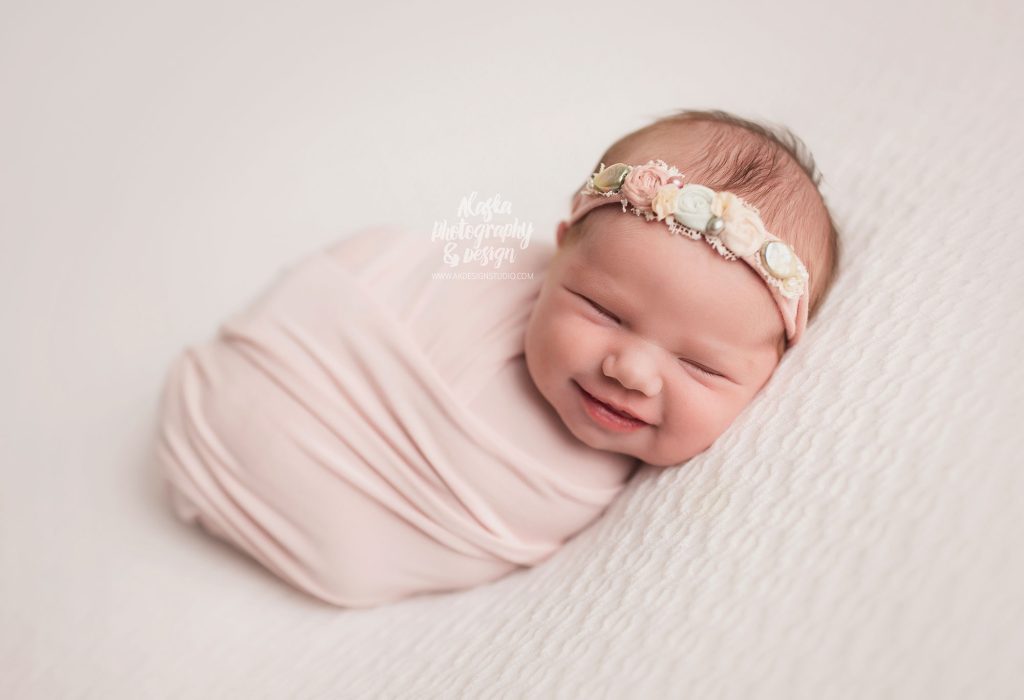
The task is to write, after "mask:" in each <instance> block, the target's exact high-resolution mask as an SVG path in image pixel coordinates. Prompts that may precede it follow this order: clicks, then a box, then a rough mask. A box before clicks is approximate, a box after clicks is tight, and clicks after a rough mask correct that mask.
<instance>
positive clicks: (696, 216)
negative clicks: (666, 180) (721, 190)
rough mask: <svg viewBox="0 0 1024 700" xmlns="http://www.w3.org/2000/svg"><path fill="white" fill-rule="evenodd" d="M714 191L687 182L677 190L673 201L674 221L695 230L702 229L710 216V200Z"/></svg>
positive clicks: (712, 198) (713, 195)
mask: <svg viewBox="0 0 1024 700" xmlns="http://www.w3.org/2000/svg"><path fill="white" fill-rule="evenodd" d="M714 198H715V191H714V190H713V189H711V188H710V187H705V186H704V185H694V184H689V185H687V186H686V187H684V188H683V189H681V190H679V194H678V195H677V196H676V202H675V212H674V214H675V217H676V221H678V222H679V223H681V224H682V225H683V226H689V227H690V228H692V229H696V230H697V231H703V230H704V228H705V227H706V226H707V225H708V220H709V219H710V218H711V202H712V200H714Z"/></svg>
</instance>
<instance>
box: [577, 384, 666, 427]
mask: <svg viewBox="0 0 1024 700" xmlns="http://www.w3.org/2000/svg"><path fill="white" fill-rule="evenodd" d="M573 384H575V385H576V388H577V389H579V390H580V391H581V392H582V393H583V394H584V395H586V396H588V397H589V398H590V399H591V400H593V401H595V402H597V403H598V404H600V405H601V406H603V407H604V408H605V409H607V410H608V411H609V412H610V413H612V414H613V415H615V416H618V417H620V418H621V419H622V420H623V421H626V422H627V423H633V424H636V425H651V423H648V422H647V421H645V420H644V419H643V418H640V417H639V416H636V415H634V414H632V413H630V412H629V411H626V410H625V409H621V408H618V407H616V406H613V405H612V404H610V403H608V402H607V401H604V400H603V399H600V398H598V397H596V396H594V395H593V394H591V393H590V392H589V391H587V390H586V389H584V388H583V386H582V385H581V384H580V383H579V382H577V381H576V380H575V379H574V380H573Z"/></svg>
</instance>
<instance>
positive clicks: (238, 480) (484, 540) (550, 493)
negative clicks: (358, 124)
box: [159, 229, 637, 607]
mask: <svg viewBox="0 0 1024 700" xmlns="http://www.w3.org/2000/svg"><path fill="white" fill-rule="evenodd" d="M553 254H554V251H553V248H552V247H551V246H545V245H543V244H541V243H539V242H536V241H535V242H534V243H533V244H532V245H531V246H530V247H528V248H526V249H524V250H517V260H516V261H515V262H514V263H512V264H510V265H506V266H504V268H503V271H506V272H511V273H525V274H521V275H519V277H520V278H519V279H514V278H505V279H443V278H439V277H435V276H434V275H433V274H432V273H434V272H445V271H451V268H448V267H447V266H446V265H445V264H444V263H443V260H442V255H441V248H440V247H439V245H438V244H432V243H431V242H430V240H429V237H427V236H425V235H420V234H408V233H403V232H400V231H395V230H389V229H368V230H365V231H362V232H360V233H359V234H357V235H355V236H353V237H351V238H349V239H345V240H343V241H341V242H339V243H337V244H335V245H333V246H331V247H330V248H328V249H326V250H322V251H318V252H316V253H314V254H312V255H310V256H308V257H306V258H305V259H303V260H300V261H299V262H298V263H296V264H294V265H291V266H289V267H288V268H287V269H286V270H285V271H284V272H283V273H282V274H281V275H280V276H279V277H278V279H277V280H275V281H274V283H273V284H272V285H270V286H269V287H268V289H266V290H265V291H264V292H263V294H261V295H260V297H259V298H257V299H256V300H255V301H254V302H253V303H251V304H250V305H249V306H248V307H247V308H246V309H245V310H243V311H242V312H240V313H238V314H236V315H234V316H233V317H231V318H229V319H228V320H227V321H226V322H225V323H224V324H223V325H222V326H221V327H220V329H219V332H218V334H217V336H216V337H215V338H214V339H212V340H210V341H208V342H205V343H201V344H197V345H193V346H190V347H189V348H187V349H186V350H185V352H184V353H182V355H181V356H179V357H178V358H177V360H176V361H175V363H174V365H173V366H172V368H171V371H170V374H169V376H168V379H167V383H166V386H165V387H164V394H163V404H162V408H163V416H162V424H161V434H160V442H159V455H160V460H161V465H162V468H163V469H164V471H165V474H166V476H167V479H168V481H169V483H170V484H171V490H172V495H173V501H174V504H175V509H176V511H177V513H178V514H179V515H180V516H181V517H182V518H184V519H186V520H190V521H191V520H196V521H198V522H199V523H200V524H201V525H202V526H204V527H205V528H206V529H208V530H209V531H211V532H212V533H214V534H216V535H217V536H219V537H222V538H224V539H226V540H228V541H229V542H231V543H233V544H234V545H236V546H237V547H239V548H240V549H242V550H243V551H245V552H247V553H248V554H250V555H251V556H253V557H254V558H255V559H257V560H258V561H260V562H261V563H262V564H264V565H265V566H266V567H267V568H269V569H270V570H272V571H274V572H275V573H276V574H278V575H279V576H281V577H282V578H284V579H285V580H287V581H288V582H290V583H291V584H293V585H295V586H296V587H298V588H300V589H302V590H304V591H306V592H308V593H310V594H312V595H314V596H317V597H318V598H321V599H323V600H326V601H329V602H332V603H335V604H338V605H344V606H353V607H355V606H369V605H375V604H379V603H382V602H387V601H391V600H397V599H400V598H403V597H406V596H409V595H413V594H416V593H422V592H429V591H443V590H454V589H461V588H466V587H469V586H472V585H476V584H479V583H483V582H486V581H491V580H494V579H496V578H499V577H501V576H503V575H505V574H507V573H509V572H510V571H512V570H514V569H515V568H517V567H520V566H532V565H534V564H537V563H539V562H540V561H543V560H544V559H546V558H547V557H548V556H550V555H551V554H552V553H553V552H555V551H556V550H557V549H558V548H559V547H560V546H561V545H562V544H564V542H565V541H566V540H568V539H569V538H571V537H572V536H573V535H574V534H576V533H577V532H579V531H580V530H581V529H583V528H584V527H585V526H586V525H588V524H589V523H590V522H592V521H593V520H594V519H595V518H596V517H598V516H599V515H600V514H601V512H602V511H603V510H604V509H605V508H606V507H607V505H608V504H609V503H610V502H611V501H612V500H613V499H614V497H615V496H616V495H617V494H618V493H619V491H620V490H621V489H622V487H623V486H624V484H625V483H626V481H628V479H629V477H630V476H631V474H632V473H633V470H634V468H635V467H636V466H637V461H636V460H635V459H633V458H630V457H628V456H625V455H622V454H613V453H609V452H603V451H599V450H595V449H592V448H590V447H587V446H586V445H584V444H582V443H581V442H579V441H578V440H576V439H574V438H573V436H572V435H571V434H570V433H569V431H568V430H567V429H566V427H565V426H564V425H563V424H562V422H561V421H560V419H559V418H558V416H557V415H556V414H555V412H554V410H553V409H552V408H551V406H550V404H548V403H547V402H546V401H545V400H544V398H543V397H542V396H541V395H540V394H539V393H538V392H537V389H536V387H535V386H534V385H533V383H532V382H531V380H530V377H529V374H528V372H527V369H526V364H525V361H524V358H523V334H524V330H525V327H526V324H527V321H528V319H529V316H530V312H531V309H532V306H533V303H534V301H535V299H536V297H537V294H538V293H539V289H540V287H541V284H542V282H543V277H544V271H545V270H546V268H547V266H548V263H549V261H550V259H551V256H552V255H553ZM460 269H461V268H460ZM531 275H532V278H531V277H530V276H531Z"/></svg>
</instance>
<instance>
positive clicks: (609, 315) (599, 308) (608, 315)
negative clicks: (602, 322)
mask: <svg viewBox="0 0 1024 700" xmlns="http://www.w3.org/2000/svg"><path fill="white" fill-rule="evenodd" d="M573 294H576V296H578V297H579V298H580V299H582V300H583V301H585V302H587V303H588V304H590V306H591V307H592V308H593V309H594V311H596V312H597V313H599V314H601V315H602V316H604V317H605V318H607V319H608V320H610V321H615V322H616V323H618V322H619V319H618V317H617V316H616V315H615V314H613V313H612V312H610V311H608V309H606V308H604V307H603V306H601V305H600V304H595V303H594V302H593V301H591V300H590V299H588V298H586V297H585V296H583V295H582V294H577V293H576V292H573Z"/></svg>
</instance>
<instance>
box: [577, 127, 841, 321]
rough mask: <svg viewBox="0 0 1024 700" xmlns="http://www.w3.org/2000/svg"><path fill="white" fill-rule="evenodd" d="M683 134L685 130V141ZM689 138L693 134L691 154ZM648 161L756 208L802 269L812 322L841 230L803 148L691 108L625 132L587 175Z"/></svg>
mask: <svg viewBox="0 0 1024 700" xmlns="http://www.w3.org/2000/svg"><path fill="white" fill-rule="evenodd" d="M680 130H686V134H685V136H683V133H682V132H681V131H680ZM697 132H702V133H697ZM691 136H696V137H697V142H698V143H699V146H698V147H697V148H696V149H694V147H693V146H694V144H693V143H692V139H691V138H690V137H691ZM673 137H675V139H673ZM681 137H682V138H681ZM688 140H689V141H690V143H687V141H688ZM651 158H660V159H662V160H664V161H666V162H667V163H669V165H674V166H675V167H677V168H679V169H680V170H682V171H683V173H684V174H685V175H686V182H695V183H698V184H701V185H705V186H707V187H710V188H711V189H714V190H726V191H729V192H733V193H734V194H737V195H739V196H740V197H743V198H744V199H745V200H747V201H749V202H750V203H751V204H753V205H754V206H756V207H757V209H758V211H759V212H760V213H761V218H762V220H763V221H764V223H765V226H766V227H767V229H768V230H769V231H771V232H772V233H774V234H775V235H776V236H778V237H779V238H781V239H782V240H784V241H786V242H787V243H789V244H790V245H791V246H793V249H794V250H795V251H796V254H797V256H799V258H800V259H801V260H802V261H803V262H804V264H805V265H806V266H807V270H808V272H809V274H810V282H811V293H810V299H809V303H808V314H807V320H808V323H809V322H810V321H811V320H812V319H813V318H814V317H815V315H816V314H817V311H818V309H819V308H820V306H821V304H822V302H823V301H824V300H825V298H826V297H827V296H828V292H829V290H830V289H831V288H832V285H833V282H834V281H835V277H836V274H837V273H838V269H839V261H840V255H841V248H840V236H839V230H838V228H837V227H836V224H835V221H834V220H833V218H832V214H831V212H830V211H829V209H828V206H827V205H826V203H825V198H824V196H823V195H822V194H821V190H820V189H819V188H820V185H821V181H822V175H821V173H820V172H819V171H818V168H817V166H816V165H815V162H814V157H813V156H812V155H811V152H810V150H809V149H808V148H807V146H806V144H804V142H803V141H802V140H801V139H800V138H799V137H797V136H796V135H795V134H794V133H793V132H792V131H790V129H789V128H787V127H785V126H782V125H779V124H763V123H758V122H755V121H752V120H749V119H744V118H742V117H739V116H736V115H735V114H731V113H729V112H725V111H722V110H692V109H688V110H682V111H680V112H676V113H674V114H670V115H668V116H664V117H660V118H658V119H657V120H656V121H654V122H653V123H651V124H649V125H647V126H645V127H643V128H640V129H637V130H636V131H633V132H631V133H629V134H626V135H625V136H623V137H622V138H620V139H619V140H618V141H616V142H615V143H613V144H612V145H611V146H610V147H609V148H608V150H607V151H605V152H604V154H603V155H602V156H601V158H600V159H598V162H597V163H595V165H594V169H593V170H592V171H591V172H596V171H597V170H598V168H599V167H600V164H601V163H604V164H605V165H611V164H612V163H618V162H624V163H630V164H636V163H643V162H646V161H647V160H650V159H651ZM586 219H587V217H586V216H584V217H583V219H581V220H580V221H578V222H576V223H575V224H574V225H573V226H572V227H570V229H569V230H568V231H567V232H566V234H565V235H566V240H567V242H571V241H572V240H573V239H574V238H575V237H577V236H578V235H579V233H580V232H581V231H582V230H583V228H582V227H583V222H584V221H586Z"/></svg>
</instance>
